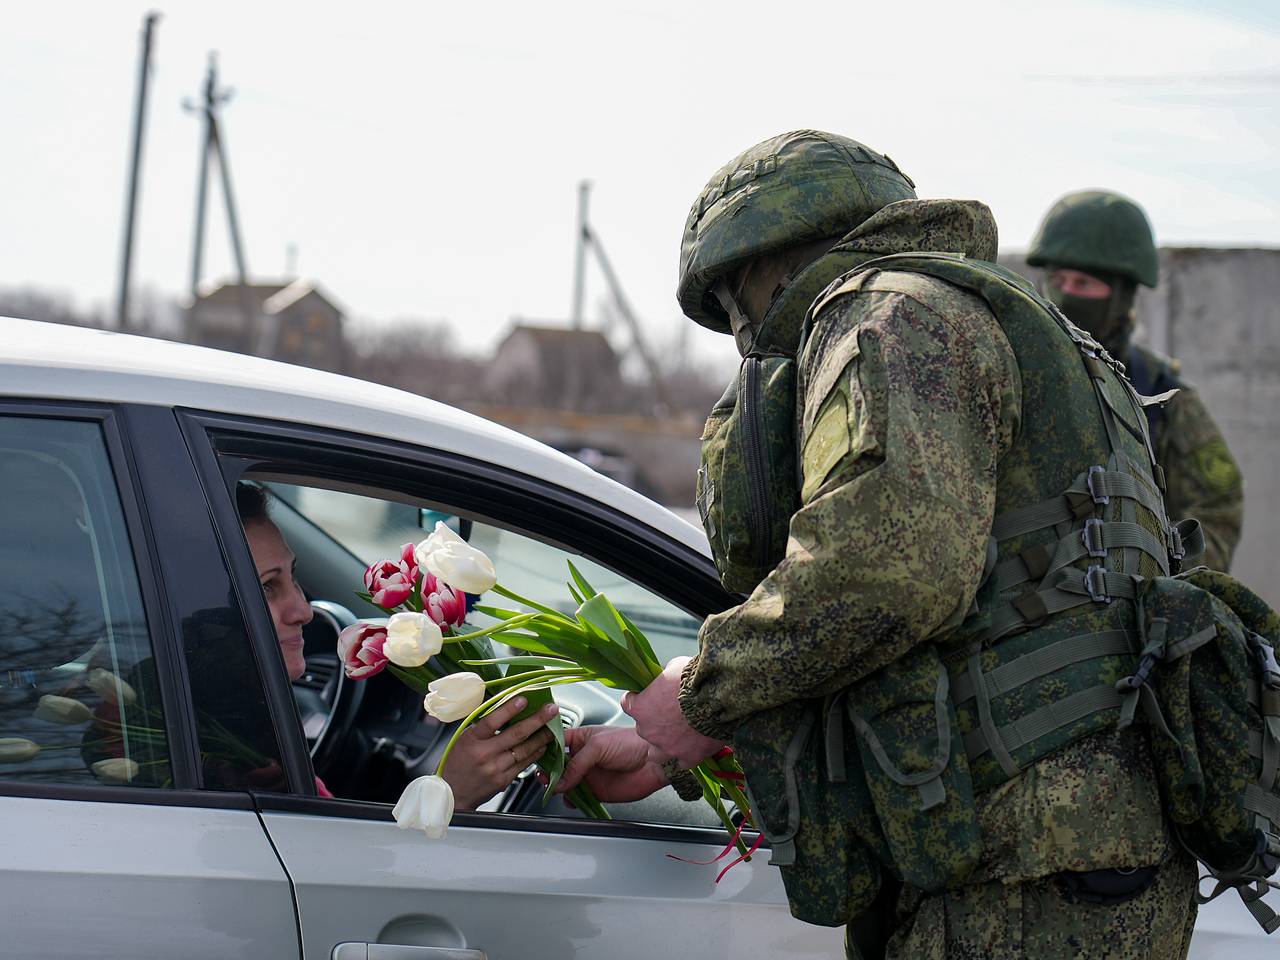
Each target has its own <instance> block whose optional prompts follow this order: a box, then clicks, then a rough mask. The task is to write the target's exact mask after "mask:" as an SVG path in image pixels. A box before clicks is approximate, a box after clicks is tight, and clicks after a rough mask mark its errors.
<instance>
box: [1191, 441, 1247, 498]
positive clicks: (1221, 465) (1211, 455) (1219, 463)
mask: <svg viewBox="0 0 1280 960" xmlns="http://www.w3.org/2000/svg"><path fill="white" fill-rule="evenodd" d="M1191 459H1192V460H1193V461H1194V462H1195V465H1196V470H1197V471H1198V472H1199V474H1200V476H1201V477H1203V478H1204V482H1205V484H1206V485H1207V486H1208V487H1209V489H1210V490H1212V491H1214V492H1215V493H1230V492H1231V491H1232V490H1234V489H1235V488H1236V487H1238V486H1239V485H1240V468H1239V467H1238V466H1236V462H1235V460H1234V459H1233V458H1232V456H1231V452H1230V451H1229V450H1227V444H1226V442H1225V441H1223V440H1211V441H1209V442H1208V443H1206V444H1204V446H1201V447H1197V448H1196V449H1195V450H1193V451H1192V453H1191Z"/></svg>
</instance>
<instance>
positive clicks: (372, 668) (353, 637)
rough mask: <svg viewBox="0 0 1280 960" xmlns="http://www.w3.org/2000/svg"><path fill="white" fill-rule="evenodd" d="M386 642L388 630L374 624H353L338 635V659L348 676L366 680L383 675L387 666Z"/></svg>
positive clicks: (353, 678)
mask: <svg viewBox="0 0 1280 960" xmlns="http://www.w3.org/2000/svg"><path fill="white" fill-rule="evenodd" d="M386 642H387V631H386V628H385V627H380V626H378V625H377V624H373V623H361V622H357V623H353V624H351V626H349V627H347V628H345V629H344V630H343V631H342V632H341V633H340V634H338V659H339V660H341V661H342V669H343V670H344V671H346V674H347V676H348V677H350V678H351V679H352V680H364V679H365V678H366V677H372V676H373V675H374V674H375V673H381V672H382V671H383V669H385V668H386V666H387V655H386V654H385V653H384V652H383V650H382V648H383V646H384V645H385V644H386Z"/></svg>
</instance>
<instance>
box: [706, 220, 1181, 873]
mask: <svg viewBox="0 0 1280 960" xmlns="http://www.w3.org/2000/svg"><path fill="white" fill-rule="evenodd" d="M903 240H904V243H903V246H902V248H901V249H903V250H911V249H915V247H913V246H910V245H908V244H909V243H910V238H909V237H904V238H903ZM821 322H822V325H823V327H824V329H826V330H827V331H829V334H828V335H826V336H824V337H823V338H822V341H821V344H820V345H819V348H818V349H814V350H809V351H807V352H806V353H805V354H804V355H803V356H802V357H801V358H800V362H801V371H800V377H799V379H800V382H801V383H802V384H803V385H804V387H803V393H802V395H801V397H800V398H799V404H800V408H801V409H800V411H799V413H800V420H801V430H800V444H801V459H802V472H803V493H802V505H801V507H800V509H799V510H798V511H797V512H796V513H795V514H794V515H793V516H792V520H791V529H790V541H789V543H788V547H787V554H786V556H785V557H784V559H783V560H782V562H781V563H779V565H778V566H777V567H776V568H775V569H774V570H773V571H772V573H771V574H770V575H769V576H768V577H766V578H765V580H764V581H763V582H762V583H761V584H760V585H759V586H758V587H757V588H756V589H755V590H754V591H753V592H752V594H751V595H750V597H749V598H748V599H747V600H746V601H745V602H744V603H742V604H741V605H739V606H737V607H734V608H732V609H730V610H728V611H725V612H724V613H722V614H719V615H716V616H714V617H711V618H709V619H708V621H707V622H706V624H705V625H704V627H703V630H702V634H701V648H700V652H699V655H698V656H697V657H696V658H695V659H694V660H693V661H692V662H691V663H690V664H689V666H688V668H687V669H686V671H685V674H684V677H683V684H682V690H681V706H682V709H683V710H684V713H685V716H686V718H687V719H688V720H689V722H690V723H691V724H692V725H693V726H694V727H695V728H697V729H699V730H700V731H702V732H703V733H706V734H708V735H711V736H718V737H722V738H725V739H728V740H731V739H732V736H733V732H734V730H735V728H736V727H737V726H738V725H739V724H740V723H741V722H743V720H745V719H746V718H747V717H749V716H751V715H753V714H756V713H758V712H760V711H764V710H767V709H770V708H773V707H777V706H779V705H782V704H786V703H789V702H792V701H796V700H803V699H807V698H814V697H821V696H824V695H826V694H828V693H833V692H835V691H838V690H841V689H843V688H845V687H847V686H848V685H850V684H851V683H854V682H856V681H857V680H859V679H862V678H864V677H867V676H869V675H870V674H871V673H873V672H875V671H876V670H878V669H879V668H881V667H883V666H884V665H885V664H887V663H890V662H892V661H894V660H897V659H898V658H900V657H902V656H903V655H904V654H905V653H906V652H907V651H908V650H910V649H911V648H912V647H913V646H915V645H916V644H918V643H920V642H921V641H922V640H924V639H926V638H930V637H936V636H938V635H940V634H944V633H946V632H947V631H950V630H952V629H954V628H955V627H957V626H958V625H959V624H960V623H961V622H962V621H963V620H964V619H965V616H966V613H967V612H968V610H969V609H970V607H971V605H972V603H973V600H974V596H975V594H976V591H977V587H978V584H979V581H980V579H981V576H982V570H983V565H984V558H985V552H986V545H987V538H988V534H989V533H990V530H991V525H992V521H993V519H994V515H995V503H996V473H997V467H998V464H999V461H1000V458H1001V456H1002V455H1003V454H1004V453H1005V452H1006V451H1007V450H1008V449H1009V448H1010V446H1011V445H1012V443H1013V441H1014V439H1015V437H1016V436H1017V435H1018V430H1019V425H1020V417H1021V386H1022V382H1021V378H1020V372H1019V369H1018V365H1017V361H1016V359H1015V356H1014V353H1013V350H1012V348H1011V346H1010V344H1009V342H1008V339H1007V338H1006V337H1005V335H1004V333H1003V331H1002V330H1001V328H1000V326H999V324H998V322H997V321H996V319H995V317H994V316H993V315H992V313H991V311H990V310H989V308H988V307H987V306H986V304H985V303H984V302H983V301H982V300H981V299H979V298H978V297H976V296H974V295H973V294H970V293H968V292H965V291H962V290H960V289H959V288H957V287H954V286H951V285H950V284H947V283H945V282H942V281H940V280H936V279H933V278H930V277H925V276H920V275H916V274H905V273H896V272H887V271H886V272H882V273H880V274H878V275H877V276H876V277H875V278H874V279H872V280H870V281H869V282H867V283H865V284H864V285H863V286H862V288H861V290H860V291H859V292H858V293H857V294H856V295H852V296H847V297H843V298H841V299H840V300H838V301H835V302H833V303H831V304H830V305H829V306H828V307H826V308H825V309H824V311H823V315H822V316H821ZM979 807H980V809H979V814H980V822H981V825H982V831H983V843H984V849H985V853H984V856H983V865H982V867H980V868H979V875H978V876H977V877H975V878H974V879H975V880H980V879H987V878H997V877H1002V878H1012V879H1017V878H1026V877H1034V876H1042V875H1045V874H1048V873H1052V872H1055V871H1058V870H1064V869H1070V870H1086V869H1095V868H1102V867H1110V866H1133V865H1138V864H1145V863H1152V862H1157V861H1159V860H1160V859H1162V858H1163V857H1164V856H1165V854H1166V853H1167V851H1168V849H1169V848H1168V842H1169V841H1168V837H1167V832H1166V830H1165V827H1164V824H1163V820H1162V817H1161V814H1160V805H1159V797H1158V795H1157V791H1156V787H1155V783H1154V779H1153V774H1152V770H1151V762H1150V758H1149V756H1148V755H1147V751H1146V749H1145V747H1144V746H1143V745H1142V744H1141V743H1140V741H1138V740H1137V739H1136V738H1133V737H1128V738H1123V737H1119V736H1117V735H1116V734H1114V733H1106V734H1099V735H1096V736H1093V737H1089V738H1088V739H1086V740H1083V741H1080V742H1079V743H1077V744H1075V745H1073V746H1072V747H1070V748H1067V749H1065V750H1062V751H1060V752H1059V753H1056V754H1054V755H1053V756H1051V757H1049V758H1047V759H1046V760H1044V761H1041V762H1040V763H1038V764H1036V765H1035V767H1033V768H1032V769H1031V770H1028V771H1027V772H1025V773H1024V774H1022V775H1021V776H1019V777H1018V778H1016V779H1014V780H1012V781H1009V782H1008V783H1005V784H1003V785H1002V786H1000V787H997V788H996V789H993V790H991V791H989V792H988V793H986V794H984V795H983V796H982V797H981V798H980V800H979Z"/></svg>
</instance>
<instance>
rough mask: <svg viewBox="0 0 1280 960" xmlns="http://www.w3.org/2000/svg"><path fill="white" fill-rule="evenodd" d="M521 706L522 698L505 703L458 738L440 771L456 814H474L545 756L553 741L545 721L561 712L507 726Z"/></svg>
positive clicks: (546, 711) (551, 709)
mask: <svg viewBox="0 0 1280 960" xmlns="http://www.w3.org/2000/svg"><path fill="white" fill-rule="evenodd" d="M525 704H526V701H525V698H524V697H516V698H514V699H513V700H511V701H510V702H509V703H504V704H503V705H502V706H501V707H499V708H498V709H497V710H494V711H493V713H491V714H489V715H488V716H487V717H484V718H482V719H480V720H477V721H476V722H475V723H473V724H472V725H471V726H470V727H468V728H467V729H466V730H465V731H464V732H463V734H462V736H460V737H459V738H458V743H457V745H456V746H454V748H453V753H452V754H450V755H449V762H448V763H446V764H445V767H444V779H445V780H446V781H448V784H449V786H450V788H452V790H453V800H454V804H455V806H456V808H457V809H458V810H474V809H475V808H476V807H477V806H479V805H480V804H482V803H484V802H485V801H486V800H488V799H489V798H490V797H492V796H493V795H494V794H496V793H498V792H499V791H500V790H503V789H505V788H506V786H507V784H509V783H510V782H511V781H512V780H514V779H515V777H516V774H518V773H519V772H520V771H521V770H523V769H524V768H525V767H527V766H528V765H529V764H531V763H533V761H535V760H537V759H538V758H539V757H540V756H542V754H543V753H544V752H546V749H547V744H548V743H550V742H551V731H550V730H548V729H547V721H548V720H550V719H551V718H552V717H554V716H555V715H556V714H558V713H559V712H560V708H559V707H557V706H556V705H555V704H554V703H549V704H547V705H546V706H545V707H543V708H542V709H540V710H538V712H537V713H535V714H533V715H532V716H529V717H525V718H524V719H523V720H521V721H519V722H517V723H514V724H511V726H510V727H507V724H508V723H510V722H511V720H512V718H513V717H515V715H516V714H517V713H519V712H520V711H521V710H523V709H524V708H525Z"/></svg>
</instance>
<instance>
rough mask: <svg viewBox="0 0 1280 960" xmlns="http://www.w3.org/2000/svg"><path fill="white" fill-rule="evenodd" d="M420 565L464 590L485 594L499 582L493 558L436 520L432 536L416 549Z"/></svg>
mask: <svg viewBox="0 0 1280 960" xmlns="http://www.w3.org/2000/svg"><path fill="white" fill-rule="evenodd" d="M413 555H414V557H415V558H416V559H417V561H418V565H419V566H420V567H422V568H424V569H425V570H426V571H427V572H428V573H430V574H431V575H432V576H434V577H435V578H436V579H437V580H441V581H443V582H444V583H446V584H448V585H449V586H451V587H453V589H455V590H461V591H463V592H464V593H484V592H485V591H486V590H488V589H490V588H491V587H492V586H493V585H494V584H495V583H497V582H498V575H497V573H496V572H495V571H494V569H493V561H492V560H490V559H489V558H488V557H487V556H485V554H484V551H483V550H477V549H476V548H475V547H473V546H471V544H469V543H467V541H465V540H463V539H462V538H461V537H460V536H458V535H457V534H456V533H454V532H453V531H452V530H450V529H449V528H448V527H446V526H445V525H444V524H443V523H442V522H439V521H437V522H436V528H435V530H434V532H432V534H431V536H429V537H427V539H425V540H423V541H422V542H421V543H420V544H418V546H417V547H415V548H414V551H413Z"/></svg>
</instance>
